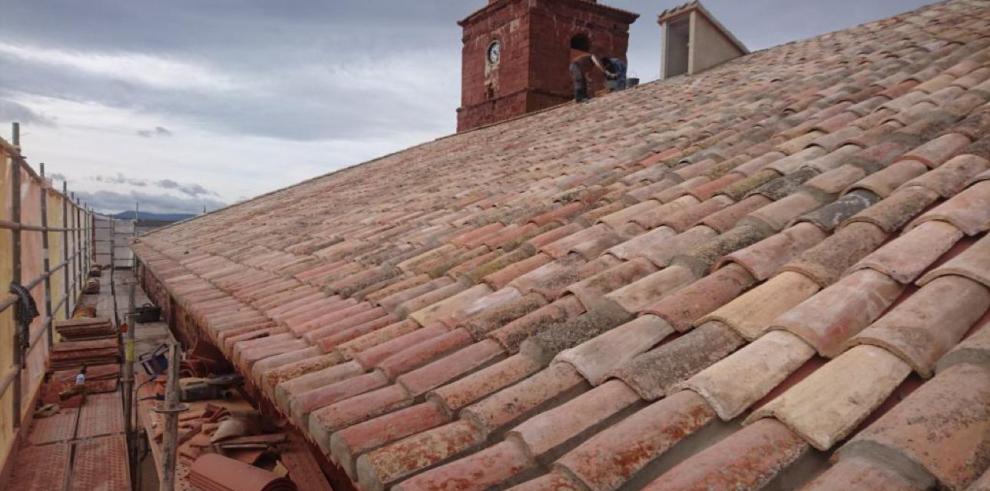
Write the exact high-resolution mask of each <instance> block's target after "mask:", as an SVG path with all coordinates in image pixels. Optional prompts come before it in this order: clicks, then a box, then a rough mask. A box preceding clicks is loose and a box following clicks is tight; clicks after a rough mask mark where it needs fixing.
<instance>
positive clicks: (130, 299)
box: [120, 278, 137, 478]
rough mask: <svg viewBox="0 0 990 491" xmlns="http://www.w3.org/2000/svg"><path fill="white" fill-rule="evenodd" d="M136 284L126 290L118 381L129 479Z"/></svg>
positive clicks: (132, 453)
mask: <svg viewBox="0 0 990 491" xmlns="http://www.w3.org/2000/svg"><path fill="white" fill-rule="evenodd" d="M135 288H137V282H136V281H135V280H134V278H131V280H130V281H129V282H128V288H127V316H126V318H125V320H124V322H125V325H126V326H127V340H126V342H125V343H124V367H123V370H122V372H123V373H122V376H121V378H120V381H121V382H122V385H123V392H124V436H125V438H126V439H127V456H128V458H127V462H128V465H129V468H130V470H131V474H130V475H131V477H132V478H134V477H135V475H136V474H137V472H136V471H137V465H136V462H137V456H136V448H137V445H136V440H135V436H134V421H133V420H132V418H131V413H132V412H133V407H132V406H133V404H134V335H135V333H134V331H136V330H137V322H136V321H135V320H136V319H137V316H136V313H135V310H134V303H135V302H134V296H135Z"/></svg>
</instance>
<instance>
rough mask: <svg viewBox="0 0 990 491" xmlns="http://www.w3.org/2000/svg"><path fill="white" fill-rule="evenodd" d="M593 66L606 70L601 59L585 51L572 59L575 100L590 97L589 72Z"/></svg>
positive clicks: (581, 100)
mask: <svg viewBox="0 0 990 491" xmlns="http://www.w3.org/2000/svg"><path fill="white" fill-rule="evenodd" d="M592 68H598V69H599V70H601V71H602V72H605V71H606V70H605V68H604V67H603V66H602V62H601V60H600V59H599V58H598V57H597V56H595V55H593V54H591V53H585V54H582V55H581V56H578V57H576V58H574V59H573V60H571V67H570V72H571V80H573V81H574V100H575V101H577V102H584V101H587V100H588V99H590V97H589V96H588V73H589V72H590V71H591V70H592Z"/></svg>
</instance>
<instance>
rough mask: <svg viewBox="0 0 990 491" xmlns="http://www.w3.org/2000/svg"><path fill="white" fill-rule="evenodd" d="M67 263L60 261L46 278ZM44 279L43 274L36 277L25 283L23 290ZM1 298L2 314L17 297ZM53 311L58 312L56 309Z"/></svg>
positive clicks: (34, 285)
mask: <svg viewBox="0 0 990 491" xmlns="http://www.w3.org/2000/svg"><path fill="white" fill-rule="evenodd" d="M68 263H69V261H62V262H61V263H59V264H57V265H55V267H53V268H51V271H49V272H48V275H47V276H48V277H51V275H53V274H55V273H57V272H58V270H60V269H62V268H64V267H66V266H68ZM45 279H46V275H45V273H42V274H41V275H40V276H38V277H36V278H34V279H33V280H31V281H29V282H27V283H25V284H24V288H27V289H28V290H30V289H32V288H34V287H36V286H38V285H39V284H40V283H41V282H42V281H44V280H45ZM2 298H3V299H2V300H0V312H3V311H4V310H7V309H8V308H10V307H11V306H12V305H14V304H16V303H17V295H10V294H8V295H7V296H5V297H2ZM55 310H58V309H57V308H56V309H55Z"/></svg>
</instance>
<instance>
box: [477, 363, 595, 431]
mask: <svg viewBox="0 0 990 491" xmlns="http://www.w3.org/2000/svg"><path fill="white" fill-rule="evenodd" d="M586 386H587V384H586V383H585V381H584V379H583V378H581V375H579V374H578V373H577V372H576V371H575V370H574V368H572V367H571V366H570V365H567V364H566V363H554V364H552V365H550V366H549V367H548V368H545V369H543V370H541V371H540V372H537V373H536V374H535V375H533V376H531V377H529V378H527V379H525V380H523V381H522V382H520V383H518V384H516V385H512V386H510V387H507V388H505V389H502V390H500V391H499V392H496V393H494V394H492V395H491V396H489V397H487V398H485V399H483V400H481V401H479V402H477V403H474V404H472V405H471V406H468V407H467V408H465V409H464V410H463V411H462V412H461V417H462V418H466V419H468V420H470V421H472V422H474V423H475V424H476V425H477V426H478V427H479V428H482V429H483V430H484V431H485V432H486V433H491V432H494V431H496V430H498V429H500V428H505V427H506V426H508V425H509V424H510V423H513V422H516V421H518V420H519V419H520V418H522V417H523V416H525V415H527V414H528V413H531V412H533V411H534V410H536V409H537V408H539V407H540V406H541V405H543V404H546V403H548V402H551V401H560V400H561V399H566V398H567V397H569V396H570V395H572V394H573V392H574V391H575V390H582V389H584V388H585V387H586Z"/></svg>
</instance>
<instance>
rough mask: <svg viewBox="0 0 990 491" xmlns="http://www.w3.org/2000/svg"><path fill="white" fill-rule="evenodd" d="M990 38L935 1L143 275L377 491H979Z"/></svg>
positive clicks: (200, 223)
mask: <svg viewBox="0 0 990 491" xmlns="http://www.w3.org/2000/svg"><path fill="white" fill-rule="evenodd" d="M988 24H990V8H988V4H987V2H985V1H977V0H952V1H948V2H943V3H939V4H935V5H933V6H930V7H926V8H923V9H920V10H917V11H913V12H909V13H906V14H903V15H899V16H896V17H893V18H889V19H884V20H881V21H877V22H871V23H868V24H864V25H861V26H858V27H855V28H852V29H849V30H845V31H840V32H834V33H830V34H826V35H823V36H819V37H816V38H813V39H809V40H805V41H801V42H794V43H788V44H786V45H782V46H779V47H776V48H772V49H769V50H765V51H760V52H756V53H752V54H750V55H747V56H745V57H742V58H739V59H736V60H733V61H731V62H729V63H726V64H724V65H721V66H719V67H717V68H715V69H712V70H709V71H707V72H704V73H702V74H698V75H696V76H692V77H681V78H676V79H671V80H667V81H663V82H656V83H652V84H647V85H644V86H641V87H639V88H636V89H634V90H629V91H626V92H622V93H619V94H613V95H609V96H607V97H603V98H600V99H595V100H593V101H591V102H590V103H588V104H582V105H567V106H563V107H560V108H557V109H554V110H550V111H546V112H542V113H539V114H534V115H531V116H528V117H525V118H522V119H519V120H515V121H511V122H507V123H504V124H500V125H496V126H493V127H489V128H484V129H481V130H478V131H472V132H468V133H463V134H459V135H456V136H452V137H449V138H445V139H441V140H437V141H435V142H431V143H428V144H424V145H421V146H418V147H414V148H411V149H408V150H406V151H403V152H400V153H397V154H393V155H389V156H387V157H383V158H381V159H378V160H375V161H372V162H368V163H365V164H362V165H359V166H355V167H352V168H349V169H345V170H342V171H339V172H335V173H333V174H330V175H327V176H323V177H319V178H316V179H312V180H310V181H306V182H304V183H301V184H299V185H297V186H293V187H290V188H287V189H284V190H281V191H278V192H274V193H271V194H267V195H264V196H261V197H259V198H256V199H254V200H251V201H247V202H244V203H240V204H238V205H235V206H233V207H230V208H227V209H225V210H221V211H219V212H216V213H212V214H208V215H205V216H202V217H199V218H197V219H195V220H191V221H187V222H184V223H182V224H179V225H176V226H172V227H168V228H165V229H161V230H160V231H157V232H154V233H152V234H150V235H148V236H145V237H144V238H143V239H142V240H141V242H140V243H138V244H136V245H135V246H134V249H135V252H136V253H137V254H138V256H139V258H140V261H141V263H142V267H143V268H145V269H146V270H147V271H148V272H149V273H150V274H151V275H153V276H154V277H155V278H156V279H157V280H158V281H160V282H161V283H162V284H163V285H164V287H165V288H166V289H167V292H168V295H170V296H171V297H172V299H173V300H174V302H175V304H176V305H178V306H179V307H181V309H183V311H184V312H185V313H186V314H188V316H189V317H190V318H191V319H192V320H193V321H194V322H195V324H196V325H198V326H199V327H200V328H201V329H202V336H205V337H208V338H209V339H211V340H212V342H214V343H215V344H216V345H217V346H218V347H220V348H221V349H222V350H223V351H224V352H225V353H226V354H227V356H228V357H229V358H230V360H231V361H232V362H233V363H235V365H236V366H238V368H239V370H240V371H241V373H243V374H244V375H245V377H246V378H248V379H250V380H251V381H252V382H253V383H254V384H255V385H256V386H257V387H258V389H259V390H260V391H261V393H262V394H264V396H265V397H267V398H269V399H270V400H271V401H272V403H273V405H274V406H275V407H276V408H278V410H280V411H282V412H283V413H284V414H285V415H286V416H287V418H288V419H289V420H290V421H292V422H293V423H294V424H295V425H297V426H298V427H299V428H300V429H302V430H303V431H304V433H306V435H307V437H308V438H310V439H311V440H312V441H313V442H314V443H316V444H317V445H319V447H320V448H321V449H322V450H323V451H324V452H325V453H326V455H327V456H328V457H329V458H330V459H331V460H332V461H333V462H334V463H336V464H337V465H338V466H339V467H340V470H341V472H343V473H346V475H347V476H348V477H350V478H351V479H352V480H353V481H354V482H355V483H356V484H357V485H358V487H359V488H361V489H364V490H366V491H373V490H379V489H384V488H388V487H393V486H394V487H395V488H396V489H403V490H412V489H435V488H451V489H453V488H457V489H483V488H486V487H513V486H514V487H515V488H516V489H521V490H538V489H551V488H552V489H558V488H573V489H590V490H595V491H604V490H608V491H611V490H616V489H619V488H628V489H636V488H648V489H653V490H657V489H689V488H691V489H693V488H706V487H707V488H716V489H720V488H732V489H756V488H760V487H766V486H774V487H779V488H787V489H793V488H800V487H805V488H807V489H836V488H848V489H895V488H896V489H924V488H927V487H932V486H936V485H938V486H943V487H947V488H952V489H964V488H966V487H968V486H980V485H982V486H987V485H988V481H990V472H988V471H987V468H988V467H990V451H988V449H990V363H988V360H990V328H987V327H986V326H987V324H988V323H990V321H988V319H990V312H988V311H990V259H988V258H990V237H988V236H987V231H988V230H990V160H988V159H990V137H988V132H990V29H987V25H988ZM158 300H159V302H158V303H159V304H160V305H165V304H166V303H165V299H164V298H163V299H158Z"/></svg>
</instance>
